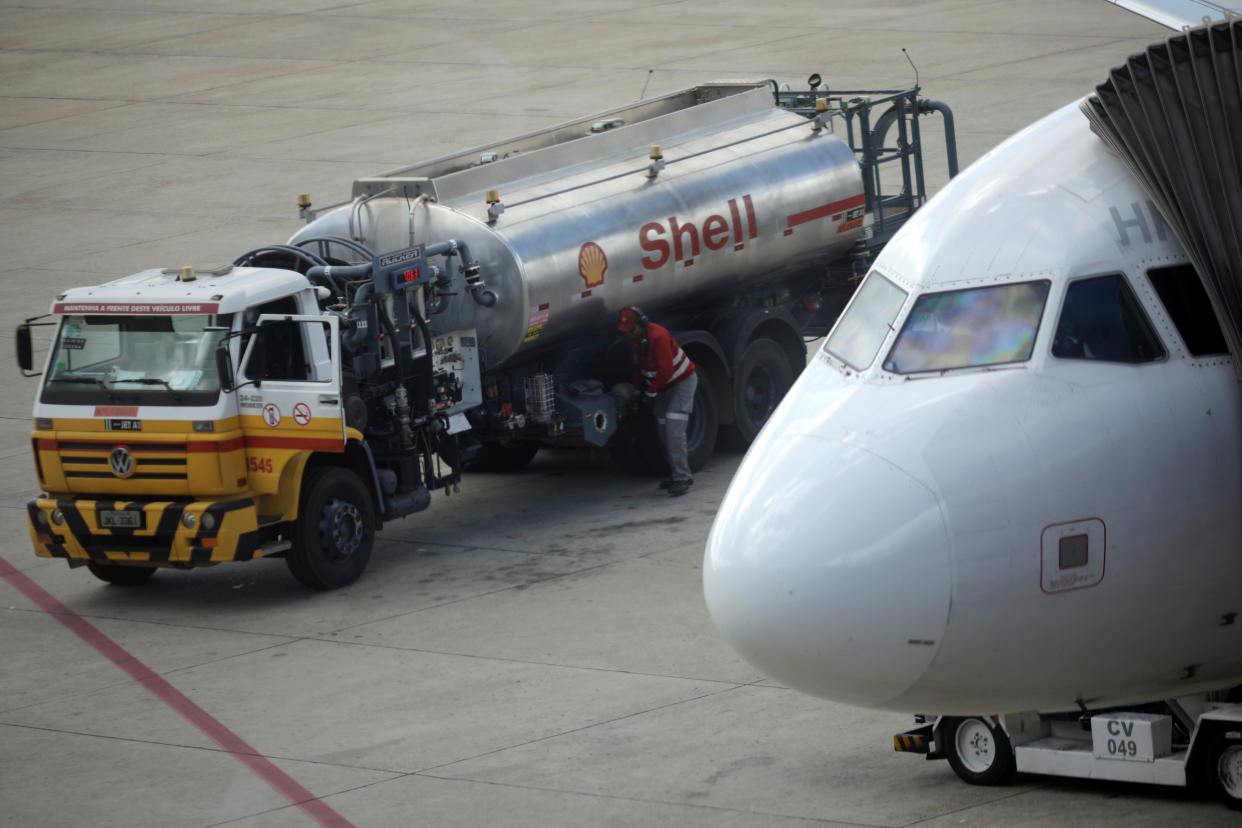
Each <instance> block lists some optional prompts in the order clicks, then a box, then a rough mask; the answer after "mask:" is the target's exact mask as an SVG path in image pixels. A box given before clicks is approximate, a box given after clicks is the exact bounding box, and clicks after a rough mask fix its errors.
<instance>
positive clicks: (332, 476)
mask: <svg viewBox="0 0 1242 828" xmlns="http://www.w3.org/2000/svg"><path fill="white" fill-rule="evenodd" d="M374 538H375V505H374V504H373V503H372V502H371V493H370V492H368V491H367V488H366V486H364V485H363V484H362V481H361V480H359V479H358V476H357V475H356V474H354V473H353V472H351V471H347V470H346V469H340V468H325V469H317V470H315V471H314V472H312V473H311V474H310V477H309V479H308V480H307V481H306V483H305V484H304V487H303V496H302V511H301V515H300V517H299V518H298V522H297V523H296V524H295V525H294V527H293V548H292V549H290V550H289V552H288V553H287V555H286V557H285V561H286V563H288V565H289V571H290V572H292V573H293V577H295V578H297V579H298V580H299V581H301V582H302V583H303V584H305V585H306V586H308V587H310V588H311V589H336V588H337V587H343V586H345V585H346V584H352V583H353V582H354V581H356V580H358V576H359V575H361V574H362V570H364V569H366V567H367V562H368V561H370V559H371V542H372V541H373V540H374Z"/></svg>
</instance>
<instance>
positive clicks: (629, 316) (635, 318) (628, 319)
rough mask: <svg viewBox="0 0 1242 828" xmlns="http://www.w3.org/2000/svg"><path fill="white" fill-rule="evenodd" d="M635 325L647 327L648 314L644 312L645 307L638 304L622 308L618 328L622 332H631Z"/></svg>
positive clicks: (618, 316)
mask: <svg viewBox="0 0 1242 828" xmlns="http://www.w3.org/2000/svg"><path fill="white" fill-rule="evenodd" d="M635 325H637V326H638V327H640V328H645V327H647V314H645V313H643V309H642V308H640V307H638V306H637V305H630V306H629V307H628V308H622V309H621V312H620V313H618V314H617V330H618V331H620V332H621V333H629V332H630V331H632V330H634V326H635Z"/></svg>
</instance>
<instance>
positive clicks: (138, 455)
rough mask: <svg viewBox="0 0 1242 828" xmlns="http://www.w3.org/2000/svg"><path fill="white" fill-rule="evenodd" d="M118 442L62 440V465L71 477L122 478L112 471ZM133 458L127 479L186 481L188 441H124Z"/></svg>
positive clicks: (60, 452)
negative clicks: (112, 461)
mask: <svg viewBox="0 0 1242 828" xmlns="http://www.w3.org/2000/svg"><path fill="white" fill-rule="evenodd" d="M115 445H116V444H113V443H109V444H101V443H86V442H63V443H61V444H60V446H59V449H60V451H59V455H60V462H61V466H62V468H63V469H64V473H65V478H66V479H68V480H74V479H78V480H89V479H103V480H117V479H122V476H121V475H118V474H116V473H114V472H113V471H112V468H111V466H110V463H109V455H110V453H111V451H112V449H113V447H114V446H115ZM124 445H125V447H126V448H127V449H129V452H130V454H131V455H132V458H133V461H132V462H133V467H132V471H131V472H130V473H129V474H127V475H125V476H124V478H123V479H125V480H185V479H186V477H187V471H186V444H185V443H136V442H127V443H125V444H124Z"/></svg>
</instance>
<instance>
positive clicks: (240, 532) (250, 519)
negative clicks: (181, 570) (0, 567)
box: [26, 498, 261, 567]
mask: <svg viewBox="0 0 1242 828" xmlns="http://www.w3.org/2000/svg"><path fill="white" fill-rule="evenodd" d="M26 511H27V514H28V518H29V524H30V539H31V542H32V543H33V544H34V548H35V553H36V554H38V555H39V556H41V557H44V558H64V559H66V560H68V561H69V563H70V564H71V565H75V566H76V565H80V564H83V563H87V562H89V561H98V562H111V563H135V564H148V565H150V564H155V565H160V566H178V567H185V566H208V565H210V564H215V563H223V562H225V561H248V560H250V559H251V558H256V557H259V555H260V540H261V533H260V531H259V520H258V519H259V515H258V510H257V509H256V507H255V502H254V500H252V499H250V498H240V499H236V500H227V501H202V500H200V501H188V502H176V501H124V500H113V499H108V500H105V499H90V498H67V499H56V498H38V499H36V500H32V501H30V502H29V503H28V504H26ZM136 515H137V516H136Z"/></svg>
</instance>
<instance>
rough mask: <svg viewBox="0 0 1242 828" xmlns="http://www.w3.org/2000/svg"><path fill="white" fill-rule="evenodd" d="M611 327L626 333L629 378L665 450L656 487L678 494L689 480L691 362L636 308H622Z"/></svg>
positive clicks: (695, 382) (694, 379)
mask: <svg viewBox="0 0 1242 828" xmlns="http://www.w3.org/2000/svg"><path fill="white" fill-rule="evenodd" d="M617 330H619V331H621V332H622V333H625V334H628V335H629V345H630V363H631V364H632V365H633V366H634V375H633V380H632V381H633V383H634V387H635V388H637V389H638V390H639V393H641V394H642V399H643V400H644V401H645V402H649V403H651V404H652V406H653V413H654V414H655V418H656V431H657V432H658V433H659V435H660V442H661V443H662V444H663V446H664V452H665V454H667V455H668V467H669V469H670V471H671V472H672V475H671V476H670V477H667V478H665V479H664V480H661V481H660V488H661V489H665V490H667V491H668V493H669V494H670V495H673V496H674V497H676V496H678V495H684V494H685V493H686V491H687V490H688V489H689V488H690V486H691V485H693V483H694V478H693V477H691V476H690V458H689V456H688V455H687V454H686V426H687V425H688V423H689V421H690V411H691V410H692V409H693V408H694V389H695V387H696V386H697V385H698V384H699V379H698V377H697V376H695V373H694V363H693V362H691V361H690V357H688V356H686V352H685V351H683V350H682V349H681V347H680V346H679V345H678V344H677V340H675V339H673V335H672V334H671V333H669V332H668V329H667V328H664V327H663V326H661V325H657V324H656V323H654V322H652V321H650V320H648V319H647V314H645V313H643V311H642V308H639V307H637V306H634V305H631V306H630V307H628V308H623V309H622V310H621V312H620V314H619V319H618V324H617Z"/></svg>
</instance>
